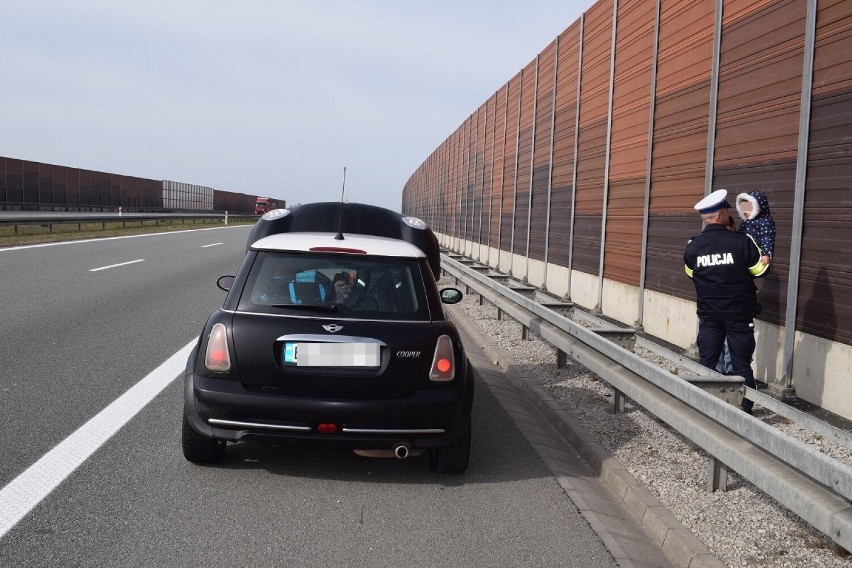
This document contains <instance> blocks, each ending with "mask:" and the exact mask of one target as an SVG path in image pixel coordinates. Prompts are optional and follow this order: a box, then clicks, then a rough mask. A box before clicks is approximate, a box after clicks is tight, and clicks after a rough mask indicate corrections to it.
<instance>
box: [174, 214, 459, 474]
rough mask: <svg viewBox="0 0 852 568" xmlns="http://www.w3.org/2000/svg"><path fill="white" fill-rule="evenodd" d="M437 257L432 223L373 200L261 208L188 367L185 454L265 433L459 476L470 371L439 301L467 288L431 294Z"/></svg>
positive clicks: (210, 459) (215, 452) (198, 456)
mask: <svg viewBox="0 0 852 568" xmlns="http://www.w3.org/2000/svg"><path fill="white" fill-rule="evenodd" d="M329 220H331V222H329ZM391 225H392V227H391ZM438 254H439V251H438V246H437V241H436V240H435V239H434V236H433V235H432V232H431V230H430V229H429V227H428V226H427V225H426V223H424V222H423V221H421V220H420V219H416V218H413V217H404V216H403V215H401V214H399V213H395V212H393V211H390V210H387V209H383V208H380V207H374V206H369V205H363V204H355V203H349V204H342V203H336V204H327V203H315V204H305V205H299V206H296V207H293V208H292V209H278V210H275V211H272V212H270V213H267V214H266V215H265V216H264V218H263V219H261V220H259V221H258V222H257V225H256V227H255V230H254V231H253V233H252V238H251V242H250V245H249V250H248V252H247V254H246V257H245V259H244V260H243V263H242V266H241V267H240V269H239V271H238V272H237V275H236V276H235V277H222V278H221V279H220V282H219V285H220V287H221V288H223V289H226V290H228V296H227V297H226V299H225V302H224V304H223V306H222V307H221V308H220V309H218V310H216V311H215V312H213V314H212V315H211V316H210V318H209V319H208V321H207V323H206V324H205V326H204V329H203V331H202V333H201V335H200V337H199V341H198V344H197V345H196V347H195V349H194V350H193V352H192V354H191V355H190V357H189V360H188V362H187V368H186V373H185V376H184V380H185V384H184V415H183V428H182V446H183V453H184V456H185V457H186V459H187V460H189V461H190V462H193V463H214V462H217V461H219V460H220V459H222V457H223V456H224V455H225V448H226V446H227V444H228V443H229V442H230V443H235V442H240V441H267V442H271V443H273V444H281V445H307V446H311V447H324V448H340V449H350V450H355V453H357V454H358V455H362V456H367V457H396V458H399V459H404V458H407V457H413V456H417V455H419V454H421V453H426V454H427V455H428V457H429V461H430V466H431V468H432V469H433V470H434V471H437V472H443V473H462V472H464V471H465V469H466V468H467V466H468V460H469V457H470V447H471V407H472V401H473V390H474V378H473V369H472V367H471V365H470V363H469V361H468V359H467V356H466V354H465V351H464V347H463V346H462V343H461V339H460V337H459V333H458V331H457V329H456V327H455V326H454V325H453V323H452V322H451V321H450V320H449V319H448V317H447V315H446V313H445V311H444V309H443V305H444V304H454V303H457V302H459V301H460V300H461V299H462V292H461V291H460V290H459V289H457V288H444V289H443V290H439V289H438V286H437V283H436V279H435V276H434V272H439V270H437V271H436V270H435V266H434V264H435V262H436V261H437V262H439V260H438ZM430 257H431V258H430ZM430 260H431V261H432V262H430Z"/></svg>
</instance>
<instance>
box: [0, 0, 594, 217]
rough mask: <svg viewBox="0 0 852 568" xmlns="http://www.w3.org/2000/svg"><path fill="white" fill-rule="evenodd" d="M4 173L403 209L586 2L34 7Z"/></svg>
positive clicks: (14, 87) (1, 22)
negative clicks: (17, 162) (416, 178)
mask: <svg viewBox="0 0 852 568" xmlns="http://www.w3.org/2000/svg"><path fill="white" fill-rule="evenodd" d="M3 4H4V5H3V8H2V11H0V13H2V16H0V54H2V59H0V69H2V89H0V156H7V157H11V158H21V159H25V160H33V161H37V162H45V163H52V164H60V165H65V166H73V167H79V168H85V169H92V170H99V171H106V172H112V173H119V174H125V175H133V176H139V177H145V178H152V179H167V180H173V181H180V182H186V183H193V184H198V185H206V186H211V187H214V188H216V189H219V190H225V191H236V192H240V193H248V194H256V195H270V196H272V197H278V198H281V199H286V200H287V201H288V203H291V204H295V203H299V202H302V203H304V202H310V201H326V200H338V199H339V198H340V189H341V183H342V180H343V167H344V166H346V168H347V172H346V196H347V199H348V200H349V201H359V202H365V203H372V204H375V205H381V206H384V207H389V208H391V209H395V210H399V207H400V202H401V197H402V187H403V186H404V184H405V183H406V181H408V178H409V177H410V175H411V174H412V173H413V172H414V170H415V169H416V168H417V167H418V166H419V165H420V164H421V163H422V162H423V160H425V159H426V158H427V157H428V155H429V154H430V153H431V152H432V151H433V150H434V149H435V148H436V147H437V146H438V145H439V144H441V143H442V142H443V141H444V140H445V139H446V137H447V136H449V134H450V133H452V132H453V131H454V130H455V129H456V128H457V127H458V126H459V125H460V124H461V123H462V121H464V120H465V119H466V118H467V117H468V116H469V115H470V114H471V113H472V112H473V111H475V110H476V108H477V107H479V106H480V105H481V104H482V103H483V102H484V101H485V100H486V99H488V97H490V96H491V95H492V94H493V93H494V92H495V91H496V90H497V89H499V88H500V87H501V86H502V85H503V84H505V83H506V82H507V81H508V80H509V79H511V78H512V77H513V76H514V75H515V74H516V73H517V72H518V71H520V69H521V68H522V67H524V66H525V65H526V64H527V63H529V62H530V61H532V60H533V59H534V58H535V56H536V55H537V54H538V53H539V52H540V51H542V50H543V49H544V48H545V47H547V45H548V44H549V43H550V42H551V41H553V39H554V38H555V37H556V36H557V35H558V34H559V33H561V32H562V31H563V30H564V29H565V28H567V27H568V26H570V25H571V24H572V23H573V22H574V21H575V20H577V19H578V18H579V17H580V15H581V14H582V12H584V11H585V10H587V9H588V8H589V7H590V6H591V5H592V4H593V1H592V0H524V1H523V2H521V1H520V0H516V1H503V0H501V1H486V0H480V1H478V2H474V1H469V0H455V1H453V0H424V1H420V2H413V1H408V2H406V1H402V0H397V1H391V0H371V1H367V0H364V1H358V0H350V1H342V0H335V1H324V2H321V1H312V2H309V1H303V2H295V1H289V0H279V1H276V0H244V1H242V2H235V1H230V2H225V1H223V0H145V1H133V2H128V1H123V2H121V1H115V0H101V1H96V0H75V1H73V2H68V1H64V0H27V1H18V2H15V1H7V2H4V3H3Z"/></svg>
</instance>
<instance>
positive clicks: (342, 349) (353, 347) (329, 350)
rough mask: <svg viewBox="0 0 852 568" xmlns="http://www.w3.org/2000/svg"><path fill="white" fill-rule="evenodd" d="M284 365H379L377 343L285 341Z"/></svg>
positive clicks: (379, 358)
mask: <svg viewBox="0 0 852 568" xmlns="http://www.w3.org/2000/svg"><path fill="white" fill-rule="evenodd" d="M282 359H283V362H284V365H287V366H296V367H379V366H380V365H381V357H380V351H379V344H377V343H285V344H284V352H283V356H282Z"/></svg>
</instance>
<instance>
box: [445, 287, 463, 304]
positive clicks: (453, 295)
mask: <svg viewBox="0 0 852 568" xmlns="http://www.w3.org/2000/svg"><path fill="white" fill-rule="evenodd" d="M462 298H464V294H462V291H461V290H459V289H458V288H444V289H443V290H441V301H442V302H443V303H445V304H458V303H459V302H461V300H462Z"/></svg>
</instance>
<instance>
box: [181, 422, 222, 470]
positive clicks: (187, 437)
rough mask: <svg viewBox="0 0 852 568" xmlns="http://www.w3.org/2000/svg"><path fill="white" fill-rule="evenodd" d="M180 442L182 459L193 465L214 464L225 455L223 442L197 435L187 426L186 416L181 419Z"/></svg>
mask: <svg viewBox="0 0 852 568" xmlns="http://www.w3.org/2000/svg"><path fill="white" fill-rule="evenodd" d="M181 442H182V445H183V457H185V458H186V459H187V461H190V462H192V463H195V464H207V463H216V462H218V461H220V460H221V459H222V457H223V456H224V455H225V446H226V445H227V444H228V443H227V442H225V441H224V440H217V439H215V438H210V437H208V436H205V435H204V434H199V433H198V432H196V431H195V429H194V428H193V427H192V426H191V425H190V424H189V420H187V418H186V416H184V417H183V429H182V431H181Z"/></svg>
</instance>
